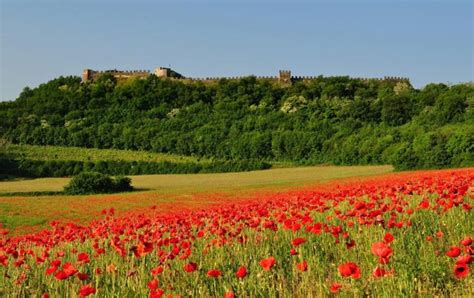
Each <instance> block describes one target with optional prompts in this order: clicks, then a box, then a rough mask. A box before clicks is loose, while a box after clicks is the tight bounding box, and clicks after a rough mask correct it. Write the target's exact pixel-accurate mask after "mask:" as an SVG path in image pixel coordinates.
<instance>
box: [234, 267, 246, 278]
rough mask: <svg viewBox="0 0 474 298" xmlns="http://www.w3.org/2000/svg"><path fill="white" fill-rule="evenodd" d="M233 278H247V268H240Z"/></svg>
mask: <svg viewBox="0 0 474 298" xmlns="http://www.w3.org/2000/svg"><path fill="white" fill-rule="evenodd" d="M235 276H237V278H244V277H246V276H247V268H245V267H244V266H240V267H239V269H238V270H237V272H236V273H235Z"/></svg>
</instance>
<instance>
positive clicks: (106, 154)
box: [6, 144, 208, 163]
mask: <svg viewBox="0 0 474 298" xmlns="http://www.w3.org/2000/svg"><path fill="white" fill-rule="evenodd" d="M6 153H7V154H8V155H10V156H12V157H21V158H24V159H29V160H43V161H91V162H93V161H135V162H138V161H144V162H162V161H168V162H176V163H179V162H200V161H201V162H205V161H208V160H206V159H198V158H194V157H191V156H183V155H175V154H166V153H155V152H148V151H137V150H118V149H97V148H83V147H65V146H39V145H26V144H23V145H19V144H9V145H8V147H7V152H6Z"/></svg>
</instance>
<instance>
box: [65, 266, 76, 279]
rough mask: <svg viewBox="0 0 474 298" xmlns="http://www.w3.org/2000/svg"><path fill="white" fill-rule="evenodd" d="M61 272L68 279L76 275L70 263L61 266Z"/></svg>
mask: <svg viewBox="0 0 474 298" xmlns="http://www.w3.org/2000/svg"><path fill="white" fill-rule="evenodd" d="M63 271H64V273H65V274H66V275H67V276H68V277H69V276H72V275H74V274H76V273H77V269H76V267H74V266H73V265H72V264H71V263H65V264H64V265H63Z"/></svg>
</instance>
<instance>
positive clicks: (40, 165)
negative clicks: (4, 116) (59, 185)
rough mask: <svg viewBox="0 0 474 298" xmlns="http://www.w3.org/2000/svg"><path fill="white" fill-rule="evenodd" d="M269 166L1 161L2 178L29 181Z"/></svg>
mask: <svg viewBox="0 0 474 298" xmlns="http://www.w3.org/2000/svg"><path fill="white" fill-rule="evenodd" d="M270 167H271V165H270V164H269V163H267V162H264V161H260V160H255V159H248V160H235V161H232V160H228V161H213V162H209V163H195V162H182V163H175V162H169V161H162V162H145V161H139V162H136V161H133V162H129V161H99V162H90V161H89V162H82V161H61V160H56V161H43V160H28V159H23V160H14V159H0V177H1V176H5V177H6V176H9V175H14V176H26V177H67V176H74V175H77V174H79V173H81V172H83V171H86V172H99V173H102V174H106V175H113V176H117V175H118V176H120V175H145V174H188V173H219V172H242V171H252V170H264V169H269V168H270Z"/></svg>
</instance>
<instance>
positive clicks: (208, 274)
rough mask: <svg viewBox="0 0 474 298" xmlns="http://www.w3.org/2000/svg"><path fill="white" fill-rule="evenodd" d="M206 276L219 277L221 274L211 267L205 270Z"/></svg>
mask: <svg viewBox="0 0 474 298" xmlns="http://www.w3.org/2000/svg"><path fill="white" fill-rule="evenodd" d="M207 276H209V277H219V276H221V272H220V271H219V270H217V269H211V270H209V271H207Z"/></svg>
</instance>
